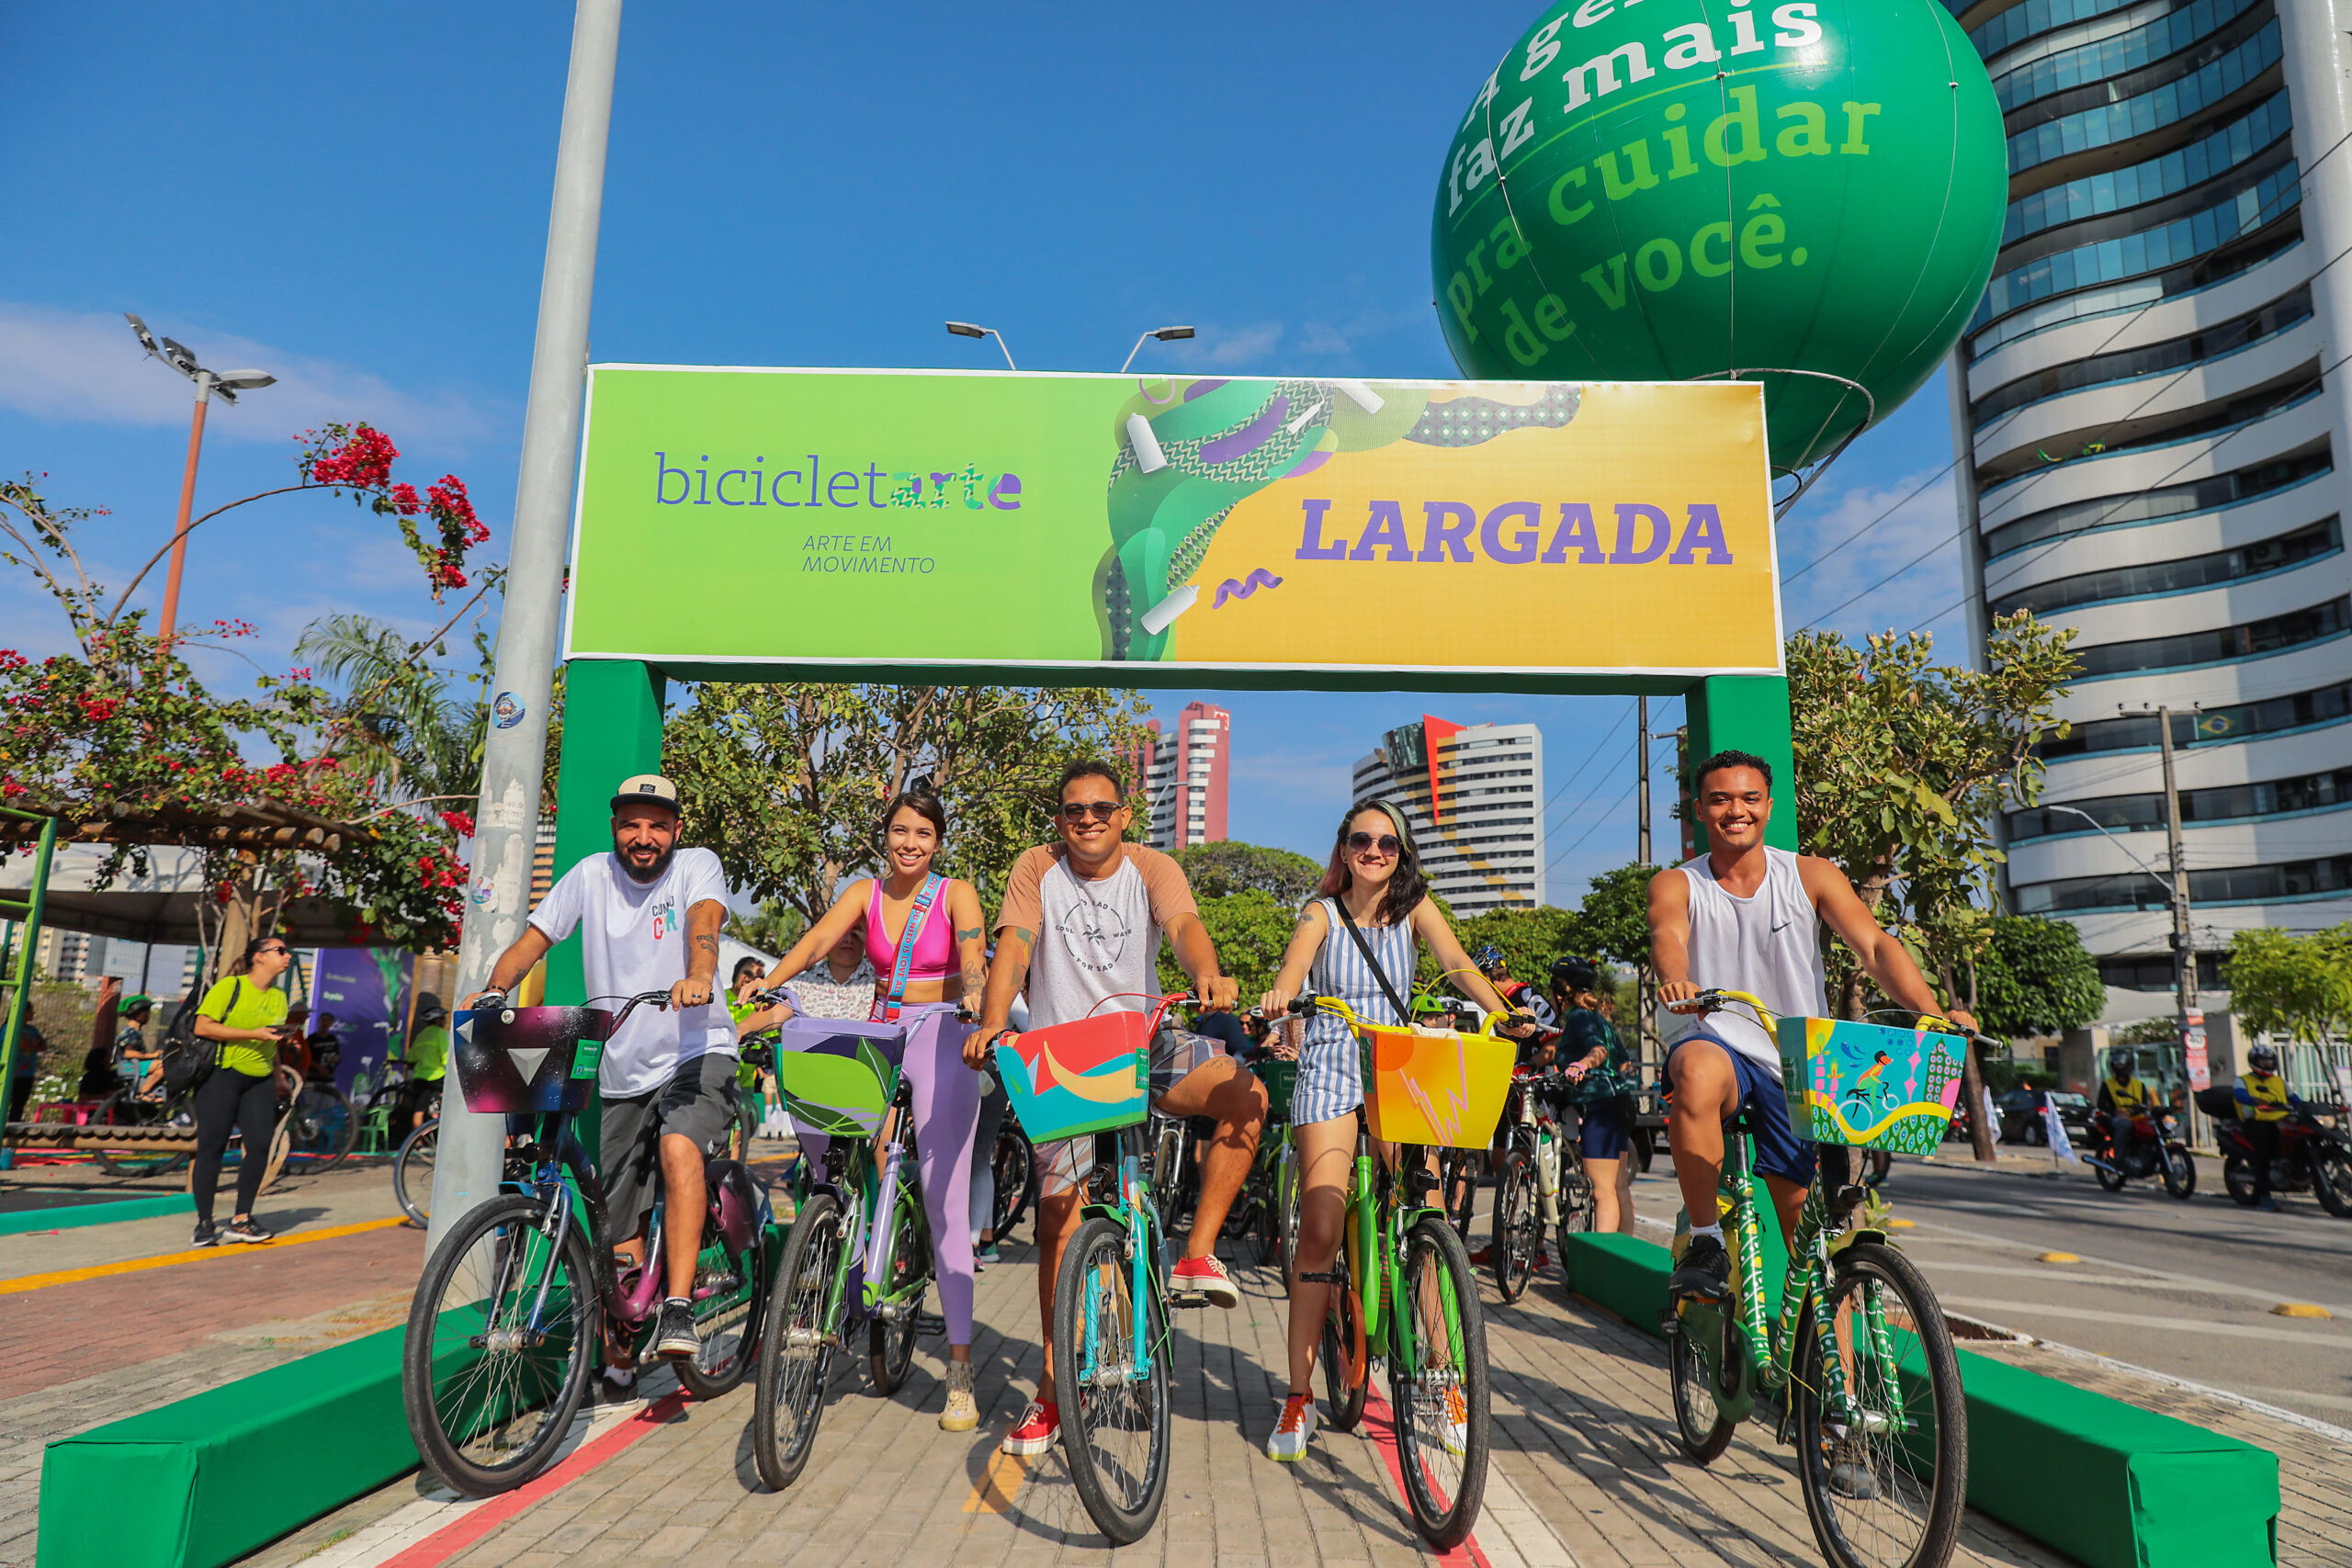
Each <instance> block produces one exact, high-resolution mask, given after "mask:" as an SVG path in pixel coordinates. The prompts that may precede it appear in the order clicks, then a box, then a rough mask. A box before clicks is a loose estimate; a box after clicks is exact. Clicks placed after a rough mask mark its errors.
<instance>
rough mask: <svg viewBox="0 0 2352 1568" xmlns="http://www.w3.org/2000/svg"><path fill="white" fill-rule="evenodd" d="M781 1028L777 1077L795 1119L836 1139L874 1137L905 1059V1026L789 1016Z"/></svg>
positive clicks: (893, 1096)
mask: <svg viewBox="0 0 2352 1568" xmlns="http://www.w3.org/2000/svg"><path fill="white" fill-rule="evenodd" d="M781 1033H782V1038H781V1039H780V1040H779V1041H778V1042H777V1044H776V1052H775V1081H776V1087H777V1088H779V1089H782V1090H783V1091H784V1109H785V1111H786V1114H787V1115H789V1116H790V1117H791V1118H792V1120H793V1121H794V1122H797V1124H798V1125H800V1126H802V1127H804V1128H806V1129H807V1130H808V1131H809V1132H811V1133H822V1134H825V1135H826V1136H827V1137H832V1138H856V1137H863V1138H871V1137H873V1136H875V1135H876V1134H878V1133H880V1132H881V1131H882V1117H883V1114H884V1113H885V1112H886V1111H888V1110H889V1109H890V1101H891V1100H894V1099H896V1098H897V1097H898V1093H899V1069H900V1068H901V1067H903V1066H905V1064H906V1058H907V1029H906V1025H904V1024H902V1023H868V1022H866V1021H864V1020H862V1019H858V1020H842V1019H831V1018H790V1019H786V1021H785V1022H784V1028H783V1030H782V1032H781Z"/></svg>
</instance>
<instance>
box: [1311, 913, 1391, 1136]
mask: <svg viewBox="0 0 2352 1568" xmlns="http://www.w3.org/2000/svg"><path fill="white" fill-rule="evenodd" d="M1317 902H1318V903H1320V904H1321V905H1322V906H1323V916H1324V918H1325V919H1328V920H1329V921H1330V923H1331V929H1330V931H1329V932H1328V933H1327V934H1326V935H1325V936H1324V938H1323V945H1322V947H1321V948H1319V949H1317V952H1316V954H1315V962H1314V963H1313V964H1309V965H1308V966H1307V970H1306V988H1307V989H1308V990H1310V991H1313V992H1314V993H1315V994H1316V995H1317V996H1322V997H1337V998H1340V1000H1341V1001H1344V1002H1346V1003H1347V1004H1348V1005H1349V1006H1350V1007H1351V1008H1353V1009H1355V1010H1356V1015H1357V1016H1358V1017H1359V1018H1363V1019H1365V1020H1368V1021H1372V1022H1374V1023H1396V1024H1401V1023H1403V1022H1404V1020H1403V1019H1401V1018H1399V1017H1398V1016H1397V1010H1396V1009H1395V1008H1394V1007H1392V1006H1390V1005H1389V1001H1388V998H1387V996H1386V995H1385V993H1384V992H1383V991H1382V990H1381V988H1380V982H1379V981H1378V980H1377V979H1375V978H1374V976H1373V973H1372V966H1371V965H1370V964H1366V963H1365V962H1364V961H1363V949H1361V948H1359V947H1357V946H1356V943H1355V939H1354V938H1353V937H1351V936H1350V935H1348V928H1347V926H1346V925H1345V924H1344V923H1343V922H1342V921H1341V920H1340V906H1339V904H1338V902H1337V901H1336V900H1334V899H1330V898H1323V899H1318V900H1317ZM1358 929H1359V930H1361V931H1363V940H1364V942H1365V943H1366V944H1367V945H1368V946H1370V947H1371V949H1372V951H1373V954H1374V957H1376V958H1377V959H1378V960H1379V961H1380V968H1381V973H1382V974H1384V975H1385V976H1387V977H1388V984H1389V985H1390V986H1391V987H1393V988H1394V989H1395V990H1396V992H1397V995H1398V996H1400V997H1404V998H1407V999H1408V1000H1409V999H1410V998H1411V997H1412V994H1413V964H1414V961H1415V954H1414V944H1413V928H1412V926H1411V925H1410V924H1409V923H1408V924H1404V925H1394V926H1370V925H1367V926H1360V927H1359V928H1358ZM1362 1104H1363V1047H1362V1046H1361V1045H1360V1044H1359V1043H1358V1042H1357V1040H1356V1037H1355V1034H1354V1032H1352V1031H1351V1030H1350V1029H1349V1028H1348V1026H1347V1025H1346V1024H1344V1023H1342V1022H1340V1021H1339V1020H1338V1019H1336V1018H1334V1017H1332V1016H1331V1015H1330V1014H1329V1013H1328V1012H1318V1013H1317V1014H1316V1015H1315V1016H1314V1017H1312V1018H1310V1019H1308V1020H1307V1022H1306V1041H1305V1043H1303V1044H1302V1045H1301V1046H1300V1047H1299V1053H1298V1085H1297V1087H1296V1088H1295V1089H1294V1090H1293V1091H1292V1094H1291V1110H1290V1115H1291V1122H1293V1124H1295V1125H1298V1126H1306V1125H1308V1124H1311V1123H1313V1122H1329V1121H1332V1120H1335V1119H1336V1118H1338V1117H1341V1116H1345V1115H1346V1114H1347V1113H1348V1112H1349V1111H1353V1110H1354V1109H1355V1108H1356V1107H1357V1106H1359V1105H1362Z"/></svg>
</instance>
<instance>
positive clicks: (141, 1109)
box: [90, 1089, 196, 1176]
mask: <svg viewBox="0 0 2352 1568" xmlns="http://www.w3.org/2000/svg"><path fill="white" fill-rule="evenodd" d="M175 1112H176V1113H177V1116H178V1117H179V1118H184V1119H185V1120H186V1121H187V1135H188V1136H189V1137H191V1138H193V1137H195V1136H196V1118H195V1117H194V1115H193V1114H192V1113H190V1112H189V1111H188V1109H187V1099H186V1097H185V1096H183V1097H182V1098H181V1100H180V1101H179V1103H178V1104H176V1105H168V1106H167V1105H156V1104H153V1103H152V1102H150V1101H147V1100H139V1099H136V1098H134V1097H133V1096H132V1094H131V1092H130V1090H129V1089H117V1090H115V1091H114V1092H113V1093H112V1094H110V1095H108V1096H107V1097H106V1098H105V1099H104V1100H100V1101H99V1102H98V1109H97V1110H96V1111H95V1112H93V1113H92V1115H91V1117H90V1121H91V1122H92V1124H93V1125H96V1126H101V1127H153V1126H159V1125H162V1124H163V1123H164V1122H167V1121H170V1120H173V1119H175ZM139 1149H140V1145H138V1144H125V1145H122V1146H121V1147H119V1148H115V1149H106V1148H101V1147H98V1146H96V1145H91V1146H90V1156H91V1157H92V1158H94V1159H95V1160H96V1161H97V1164H98V1168H99V1169H100V1170H103V1171H105V1172H106V1173H107V1175H108V1176H169V1175H171V1174H172V1172H174V1171H175V1170H177V1169H179V1168H180V1167H182V1166H184V1165H186V1164H187V1162H188V1156H186V1155H167V1154H152V1155H150V1154H141V1153H140V1152H139Z"/></svg>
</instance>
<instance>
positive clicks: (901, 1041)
mask: <svg viewBox="0 0 2352 1568" xmlns="http://www.w3.org/2000/svg"><path fill="white" fill-rule="evenodd" d="M778 999H779V998H778V997H777V995H776V994H775V993H763V995H762V996H761V997H760V998H759V1000H760V1001H761V1003H762V1005H763V1006H772V1005H774V1003H775V1001H776V1000H778ZM781 999H786V1000H792V999H793V998H791V996H790V993H789V992H786V993H785V994H784V996H783V998H781ZM794 1012H795V1014H796V1016H795V1017H793V1018H791V1019H789V1020H787V1021H786V1023H785V1025H784V1028H785V1031H786V1035H787V1037H791V1036H798V1037H800V1038H801V1039H802V1041H803V1042H805V1043H799V1044H797V1045H796V1046H795V1047H794V1048H791V1049H779V1050H778V1051H777V1052H776V1054H775V1078H776V1087H777V1088H778V1089H780V1090H782V1092H783V1094H784V1099H785V1104H786V1107H788V1108H789V1110H790V1111H791V1113H792V1116H793V1118H794V1120H795V1121H797V1122H799V1123H801V1124H802V1125H804V1126H807V1127H809V1128H810V1129H812V1130H813V1131H816V1132H820V1133H822V1134H826V1136H827V1138H828V1139H829V1140H830V1141H829V1142H828V1144H827V1145H826V1148H825V1159H824V1168H823V1171H822V1173H821V1174H820V1173H818V1172H815V1171H810V1172H809V1189H808V1191H807V1193H806V1194H805V1195H804V1196H803V1197H802V1198H801V1199H800V1201H799V1203H798V1206H797V1212H796V1213H794V1215H793V1220H792V1230H791V1233H790V1234H789V1235H787V1236H786V1239H785V1244H784V1257H783V1262H782V1263H781V1264H780V1265H779V1267H778V1269H777V1272H776V1280H777V1288H776V1290H775V1292H774V1294H773V1296H772V1298H771V1300H770V1302H769V1303H768V1308H767V1314H768V1315H767V1322H766V1324H765V1325H764V1327H763V1330H762V1334H761V1342H760V1358H759V1376H758V1379H757V1381H756V1382H755V1383H754V1388H755V1391H756V1397H755V1400H754V1403H753V1406H752V1460H753V1462H754V1463H755V1464H756V1465H757V1466H758V1469H759V1472H760V1479H761V1480H762V1481H763V1482H765V1483H767V1484H768V1485H769V1486H771V1487H773V1488H775V1490H777V1491H782V1490H783V1489H784V1488H785V1487H786V1486H789V1485H791V1484H792V1483H793V1482H794V1481H796V1480H797V1479H798V1478H799V1475H800V1472H801V1470H802V1469H803V1468H804V1467H805V1466H806V1465H807V1464H808V1462H809V1452H810V1450H812V1449H813V1448H814V1447H815V1444H816V1439H817V1427H818V1424H819V1422H820V1420H821V1419H822V1417H823V1416H824V1404H825V1390H826V1387H827V1385H828V1384H829V1383H830V1382H831V1374H832V1357H833V1352H834V1351H835V1350H836V1349H838V1348H842V1347H844V1346H845V1345H846V1344H847V1343H848V1336H849V1333H850V1332H851V1325H852V1323H853V1322H854V1320H855V1319H857V1318H865V1319H867V1320H869V1326H868V1328H867V1332H866V1351H867V1369H868V1371H869V1374H870V1375H871V1377H872V1379H873V1382H874V1388H875V1392H876V1393H879V1394H881V1395H882V1396H883V1397H884V1398H886V1399H887V1398H888V1397H889V1395H890V1394H891V1393H894V1392H896V1390H897V1389H898V1388H899V1385H900V1384H901V1383H903V1382H906V1379H907V1374H908V1372H909V1371H910V1370H911V1367H912V1364H913V1361H914V1349H915V1336H916V1333H917V1332H918V1330H919V1328H920V1327H921V1326H922V1321H923V1316H922V1299H923V1295H924V1293H925V1292H928V1291H929V1290H930V1289H931V1286H932V1283H933V1278H932V1275H933V1266H932V1246H931V1225H930V1222H929V1221H928V1220H927V1219H926V1218H925V1217H924V1214H923V1206H922V1192H921V1190H919V1184H918V1180H917V1168H918V1162H917V1160H916V1156H915V1146H914V1124H913V1121H914V1086H913V1084H912V1082H911V1081H910V1079H909V1078H908V1077H907V1076H906V1074H905V1071H904V1066H905V1058H906V1044H907V1043H906V1032H905V1030H904V1029H902V1028H900V1027H899V1026H898V1025H895V1024H891V1025H882V1024H867V1023H862V1022H839V1021H831V1020H826V1019H812V1018H808V1017H806V1016H803V1015H801V1010H800V1008H799V1005H798V1003H797V1000H795V1001H794ZM877 1142H880V1144H881V1147H880V1148H879V1150H878V1151H877V1150H876V1143H877ZM877 1152H878V1157H877ZM802 1164H803V1166H804V1167H805V1166H806V1165H807V1160H806V1158H805V1157H804V1158H803V1161H802Z"/></svg>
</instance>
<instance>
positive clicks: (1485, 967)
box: [1470, 942, 1510, 980]
mask: <svg viewBox="0 0 2352 1568" xmlns="http://www.w3.org/2000/svg"><path fill="white" fill-rule="evenodd" d="M1470 962H1471V963H1473V964H1476V965H1477V966H1478V973H1479V974H1481V975H1484V976H1487V978H1488V979H1489V980H1491V979H1493V978H1494V977H1495V976H1496V975H1498V974H1499V973H1500V972H1501V971H1503V970H1505V969H1508V968H1509V967H1510V960H1508V959H1506V958H1505V957H1504V956H1503V950H1502V949H1501V948H1499V947H1497V946H1496V945H1495V944H1494V943H1493V942H1488V943H1487V945H1486V946H1484V947H1482V948H1480V949H1479V950H1478V951H1477V952H1476V953H1475V954H1473V955H1472V957H1471V959H1470Z"/></svg>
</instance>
